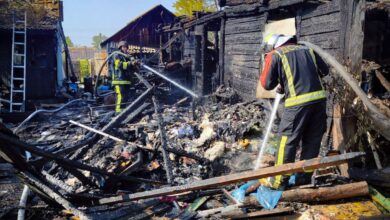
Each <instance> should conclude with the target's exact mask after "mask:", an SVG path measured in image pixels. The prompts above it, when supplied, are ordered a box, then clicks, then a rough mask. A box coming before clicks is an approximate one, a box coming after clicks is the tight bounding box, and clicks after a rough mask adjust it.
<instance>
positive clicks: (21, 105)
mask: <svg viewBox="0 0 390 220" xmlns="http://www.w3.org/2000/svg"><path fill="white" fill-rule="evenodd" d="M26 43H27V13H26V12H24V14H23V15H22V16H18V15H16V14H14V15H13V25H12V54H11V77H10V84H9V85H10V88H9V95H8V96H9V97H7V98H3V99H1V102H2V105H3V106H6V107H9V109H8V110H9V112H24V111H25V103H26V49H27V47H26V46H27V45H26ZM3 108H4V107H3Z"/></svg>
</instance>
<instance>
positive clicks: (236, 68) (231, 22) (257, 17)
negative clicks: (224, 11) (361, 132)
mask: <svg viewBox="0 0 390 220" xmlns="http://www.w3.org/2000/svg"><path fill="white" fill-rule="evenodd" d="M265 21H266V19H265V15H264V14H252V15H249V16H243V17H227V19H226V25H225V27H226V28H225V57H224V59H225V61H224V71H225V73H224V76H225V78H224V81H225V84H228V85H230V86H231V87H233V88H234V89H235V90H236V91H237V93H238V94H239V95H240V96H241V97H242V98H243V99H246V100H248V99H253V98H254V97H255V94H256V86H257V81H258V78H259V60H260V56H261V54H260V44H261V41H262V31H263V27H264V24H265Z"/></svg>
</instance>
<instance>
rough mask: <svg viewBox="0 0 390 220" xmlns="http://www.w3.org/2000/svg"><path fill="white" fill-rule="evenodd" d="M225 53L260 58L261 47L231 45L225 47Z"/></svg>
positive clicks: (255, 45)
mask: <svg viewBox="0 0 390 220" xmlns="http://www.w3.org/2000/svg"><path fill="white" fill-rule="evenodd" d="M225 52H226V53H227V54H229V55H230V54H233V55H239V54H247V55H251V54H252V55H254V56H260V55H261V51H260V45H258V44H229V45H226V47H225Z"/></svg>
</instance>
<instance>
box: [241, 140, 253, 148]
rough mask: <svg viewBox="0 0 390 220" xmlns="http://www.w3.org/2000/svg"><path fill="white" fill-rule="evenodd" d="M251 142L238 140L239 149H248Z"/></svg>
mask: <svg viewBox="0 0 390 220" xmlns="http://www.w3.org/2000/svg"><path fill="white" fill-rule="evenodd" d="M250 143H251V142H250V141H249V139H246V138H245V139H240V140H238V144H239V145H240V146H241V147H244V148H246V147H248V146H249V144H250Z"/></svg>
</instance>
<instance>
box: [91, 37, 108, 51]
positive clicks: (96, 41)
mask: <svg viewBox="0 0 390 220" xmlns="http://www.w3.org/2000/svg"><path fill="white" fill-rule="evenodd" d="M106 39H107V37H106V36H104V35H103V34H102V33H99V34H98V35H95V36H93V37H92V46H93V47H95V48H96V49H101V47H100V44H101V43H102V42H103V41H105V40H106Z"/></svg>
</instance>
